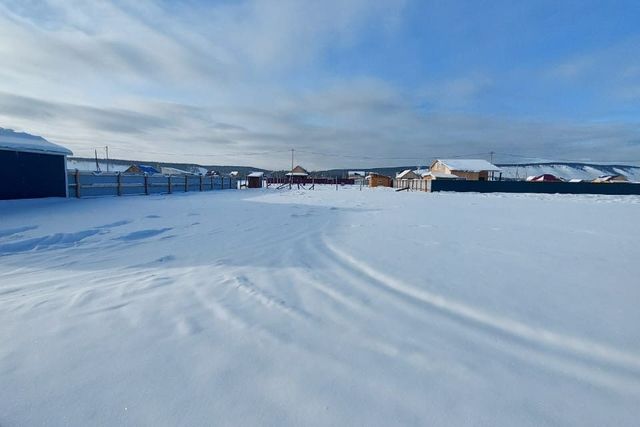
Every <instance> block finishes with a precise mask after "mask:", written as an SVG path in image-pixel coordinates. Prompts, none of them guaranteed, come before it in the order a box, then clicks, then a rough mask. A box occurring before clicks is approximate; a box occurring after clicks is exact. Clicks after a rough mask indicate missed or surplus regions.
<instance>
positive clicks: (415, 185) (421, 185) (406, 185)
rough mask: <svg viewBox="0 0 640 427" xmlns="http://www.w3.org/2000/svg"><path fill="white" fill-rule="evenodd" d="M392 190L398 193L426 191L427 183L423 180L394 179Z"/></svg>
mask: <svg viewBox="0 0 640 427" xmlns="http://www.w3.org/2000/svg"><path fill="white" fill-rule="evenodd" d="M393 188H396V189H397V190H398V191H400V190H407V191H427V181H426V180H424V179H394V180H393Z"/></svg>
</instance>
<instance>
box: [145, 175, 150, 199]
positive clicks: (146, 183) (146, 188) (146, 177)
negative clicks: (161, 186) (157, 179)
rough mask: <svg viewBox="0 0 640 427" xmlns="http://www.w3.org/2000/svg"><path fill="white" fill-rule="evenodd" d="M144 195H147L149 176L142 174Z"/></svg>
mask: <svg viewBox="0 0 640 427" xmlns="http://www.w3.org/2000/svg"><path fill="white" fill-rule="evenodd" d="M144 194H146V195H147V196H148V195H149V175H147V173H146V172H145V173H144Z"/></svg>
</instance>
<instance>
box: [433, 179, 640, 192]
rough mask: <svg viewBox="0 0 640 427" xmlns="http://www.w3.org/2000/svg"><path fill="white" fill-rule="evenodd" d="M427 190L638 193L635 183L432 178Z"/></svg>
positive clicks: (637, 185) (639, 188) (638, 188)
mask: <svg viewBox="0 0 640 427" xmlns="http://www.w3.org/2000/svg"><path fill="white" fill-rule="evenodd" d="M428 187H430V188H427V191H457V192H465V193H468V192H476V193H546V194H611V195H631V194H638V195H640V184H637V183H622V182H619V183H593V182H528V181H457V180H456V181H453V180H437V179H435V180H432V181H430V183H429V184H428Z"/></svg>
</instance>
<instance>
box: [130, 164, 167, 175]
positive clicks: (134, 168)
mask: <svg viewBox="0 0 640 427" xmlns="http://www.w3.org/2000/svg"><path fill="white" fill-rule="evenodd" d="M124 173H137V174H143V173H146V174H147V175H155V174H158V173H160V172H158V170H157V169H156V168H154V167H153V166H149V165H131V166H129V167H128V168H127V169H125V171H124Z"/></svg>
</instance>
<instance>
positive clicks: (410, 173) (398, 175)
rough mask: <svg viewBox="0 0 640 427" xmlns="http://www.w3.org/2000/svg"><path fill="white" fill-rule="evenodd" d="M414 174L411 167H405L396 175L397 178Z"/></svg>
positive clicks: (411, 176)
mask: <svg viewBox="0 0 640 427" xmlns="http://www.w3.org/2000/svg"><path fill="white" fill-rule="evenodd" d="M415 177H416V174H415V172H413V171H412V170H411V169H406V170H403V171H402V172H400V173H399V174H397V175H396V178H397V179H404V178H415Z"/></svg>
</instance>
